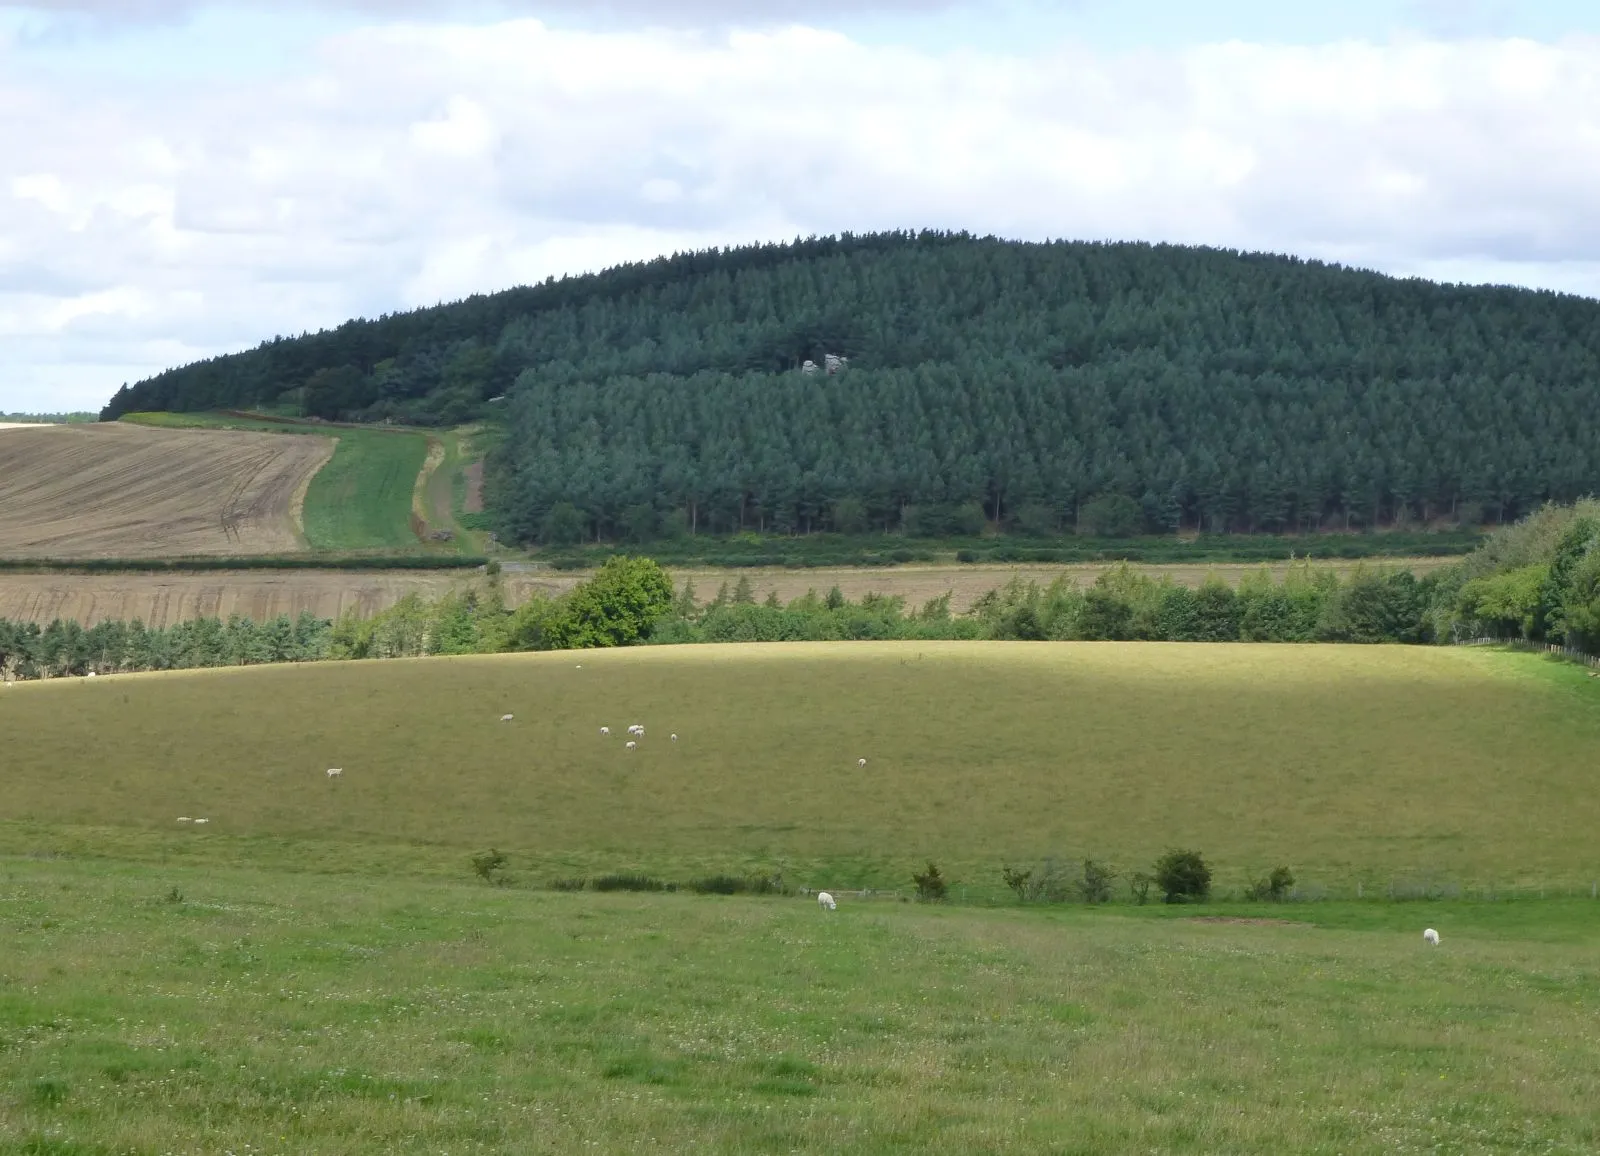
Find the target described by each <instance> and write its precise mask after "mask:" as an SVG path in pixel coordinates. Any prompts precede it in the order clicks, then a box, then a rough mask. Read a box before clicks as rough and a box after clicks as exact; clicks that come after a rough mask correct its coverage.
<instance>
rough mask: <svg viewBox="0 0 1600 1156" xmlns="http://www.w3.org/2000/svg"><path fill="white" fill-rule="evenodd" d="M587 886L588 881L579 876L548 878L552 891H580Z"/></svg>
mask: <svg viewBox="0 0 1600 1156" xmlns="http://www.w3.org/2000/svg"><path fill="white" fill-rule="evenodd" d="M587 886H589V881H588V880H587V879H581V878H572V879H552V880H550V890H552V891H582V890H583V889H584V888H585V887H587Z"/></svg>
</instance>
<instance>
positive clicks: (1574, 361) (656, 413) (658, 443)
mask: <svg viewBox="0 0 1600 1156" xmlns="http://www.w3.org/2000/svg"><path fill="white" fill-rule="evenodd" d="M830 354H831V355H835V356H837V357H843V358H847V359H848V362H847V364H845V365H844V366H843V367H842V368H841V369H840V370H839V371H838V372H836V373H832V374H830V373H828V372H827V371H826V370H825V369H821V368H819V369H818V370H817V371H816V372H807V371H806V370H805V369H804V368H803V364H804V363H805V362H806V361H811V362H814V363H816V364H817V366H819V367H821V366H824V365H826V364H827V360H828V355H830ZM501 395H505V396H504V398H503V400H491V399H495V398H500V397H501ZM274 404H276V405H293V406H297V407H300V408H301V409H302V411H303V412H306V413H310V414H314V415H318V416H323V417H328V418H342V419H355V420H381V419H383V418H389V417H392V418H395V419H398V420H407V421H421V422H453V421H457V420H461V419H465V418H470V417H476V416H483V415H489V416H497V417H500V418H502V419H503V422H504V425H505V427H506V436H505V437H504V439H503V441H502V443H501V445H500V448H499V449H498V451H497V452H496V454H495V456H494V457H493V458H492V459H491V463H490V471H489V498H490V502H491V506H492V509H493V510H494V513H495V515H496V517H497V518H498V520H499V522H500V525H501V528H502V531H503V532H504V533H505V534H506V535H507V536H510V537H513V538H516V539H518V540H524V541H531V540H546V541H562V540H571V539H575V538H577V537H581V536H593V535H599V536H604V537H620V538H633V539H649V538H651V537H654V536H656V535H658V534H663V533H674V532H679V531H681V530H682V529H689V528H693V529H696V530H699V531H705V530H708V529H709V530H716V531H728V530H733V529H738V528H741V527H745V528H762V529H767V530H792V531H796V532H806V531H812V530H820V529H841V530H847V531H848V530H854V529H866V528H872V527H877V528H883V527H888V528H892V529H893V528H904V529H907V530H909V531H911V532H919V531H920V532H948V531H952V530H967V529H971V528H973V527H974V526H975V525H976V524H977V523H978V522H979V521H981V519H983V518H985V517H986V518H988V519H989V520H991V521H994V520H998V521H1000V522H1001V523H1003V524H1006V525H1008V526H1013V527H1019V528H1023V529H1027V530H1035V531H1049V530H1052V529H1056V528H1071V527H1072V526H1074V525H1075V524H1078V523H1079V521H1080V519H1081V518H1082V517H1083V511H1084V507H1085V503H1086V502H1087V503H1088V504H1089V508H1090V509H1091V510H1092V511H1094V513H1095V517H1096V519H1098V520H1102V521H1105V520H1109V521H1110V522H1111V523H1116V522H1118V521H1121V522H1122V523H1123V526H1124V528H1126V527H1127V525H1128V522H1129V519H1132V521H1133V522H1135V523H1136V522H1139V521H1142V522H1143V523H1144V524H1145V526H1146V527H1147V528H1149V529H1152V530H1160V529H1169V528H1173V527H1177V526H1179V525H1186V526H1193V525H1202V526H1204V527H1206V528H1209V529H1218V530H1220V529H1235V530H1277V529H1291V528H1293V529H1300V528H1311V527H1314V526H1319V525H1327V524H1330V523H1337V524H1338V525H1341V526H1343V525H1352V526H1354V525H1367V524H1371V523H1374V522H1389V521H1394V520H1402V519H1431V518H1435V517H1440V516H1455V517H1458V518H1465V519H1466V520H1469V521H1470V520H1473V519H1477V518H1480V517H1486V518H1488V519H1490V520H1495V519H1508V518H1510V517H1512V516H1513V515H1516V514H1520V513H1522V512H1525V511H1527V510H1528V509H1529V508H1531V507H1533V506H1535V505H1537V504H1538V503H1540V502H1542V501H1544V500H1545V499H1551V498H1553V499H1557V500H1562V501H1570V500H1572V499H1574V498H1576V497H1578V496H1580V495H1583V494H1589V493H1594V492H1597V491H1600V303H1597V302H1595V301H1591V300H1587V299H1582V298H1576V297H1568V296H1560V295H1556V294H1551V293H1534V292H1529V291H1524V290H1513V289H1502V288H1464V287H1459V286H1441V285H1435V284H1431V283H1428V282H1423V281H1416V280H1407V281H1401V280H1395V279H1392V278H1387V277H1383V276H1380V275H1377V274H1372V273H1365V272H1358V271H1353V270H1348V269H1342V268H1337V267H1333V266H1327V265H1322V264H1318V263H1314V262H1305V261H1299V260H1295V259H1291V258H1284V257H1274V256H1261V255H1241V254H1237V253H1232V252H1226V251H1220V250H1212V249H1195V248H1181V247H1173V246H1151V245H1141V244H1083V243H1052V244H1022V243H1015V242H1005V241H997V240H993V239H978V238H972V237H968V236H964V235H948V234H881V235H874V236H867V237H848V236H846V237H841V238H830V239H822V240H811V241H803V242H797V243H795V244H793V245H787V246H775V245H767V246H755V247H750V248H745V249H736V250H730V251H726V252H708V253H697V254H687V255H680V256H675V257H672V258H664V259H661V260H658V261H654V262H650V263H647V264H641V265H631V266H624V267H621V268H618V269H614V270H611V271H608V272H606V273H601V274H598V275H594V276H588V277H580V278H568V279H564V280H561V281H551V282H546V283H544V284H542V285H539V286H535V287H530V288H523V289H516V290H512V291H509V292H506V293H500V294H496V295H493V296H487V297H477V298H473V299H470V300H468V301H464V302H461V303H459V304H455V305H448V306H442V307H439V308H434V309H426V310H421V311H418V312H416V313H410V314H400V315H394V316H389V317H385V318H381V319H379V320H376V321H362V322H351V323H349V324H347V325H344V326H342V327H340V328H339V329H337V330H333V331H331V332H326V333H320V334H316V335H312V336H308V337H303V338H299V339H292V340H291V339H278V340H274V341H272V342H270V343H268V344H265V345H263V346H262V347H260V348H259V349H256V350H253V351H251V352H248V353H242V354H237V355H234V356H230V357H224V358H218V359H216V360H213V361H209V362H204V363H201V364H197V365H193V366H188V367H186V368H183V369H178V370H173V371H170V372H168V373H164V374H162V375H160V376H158V377H155V378H152V379H150V380H148V381H145V382H141V383H139V384H138V385H135V386H133V387H131V388H127V387H125V388H124V389H123V390H122V391H121V392H119V393H118V394H117V396H116V398H115V399H113V401H112V402H111V404H110V405H109V406H108V407H107V409H106V411H105V414H104V416H106V417H115V416H117V415H119V414H121V413H124V412H128V411H132V410H147V409H178V410H184V409H191V410H192V409H214V408H229V407H248V406H265V405H274ZM1095 499H1100V500H1098V501H1096V500H1095ZM1099 528H1105V527H1104V526H1101V527H1099ZM1135 528H1136V527H1135Z"/></svg>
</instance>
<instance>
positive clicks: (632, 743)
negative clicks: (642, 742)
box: [628, 739, 639, 751]
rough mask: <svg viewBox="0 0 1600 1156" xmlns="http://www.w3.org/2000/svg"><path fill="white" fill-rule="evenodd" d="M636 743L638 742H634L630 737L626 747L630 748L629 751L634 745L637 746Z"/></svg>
mask: <svg viewBox="0 0 1600 1156" xmlns="http://www.w3.org/2000/svg"><path fill="white" fill-rule="evenodd" d="M638 745H639V744H638V743H636V742H634V741H633V740H632V739H629V740H628V749H629V750H630V751H631V750H633V748H634V747H636V746H638Z"/></svg>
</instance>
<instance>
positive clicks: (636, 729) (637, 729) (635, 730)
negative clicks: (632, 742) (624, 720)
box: [628, 723, 644, 735]
mask: <svg viewBox="0 0 1600 1156" xmlns="http://www.w3.org/2000/svg"><path fill="white" fill-rule="evenodd" d="M628 733H629V734H630V735H642V734H644V724H643V723H634V724H632V725H631V726H629V727H628Z"/></svg>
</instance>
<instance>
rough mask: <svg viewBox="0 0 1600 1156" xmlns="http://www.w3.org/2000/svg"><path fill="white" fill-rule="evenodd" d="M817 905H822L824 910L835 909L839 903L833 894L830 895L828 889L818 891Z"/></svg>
mask: <svg viewBox="0 0 1600 1156" xmlns="http://www.w3.org/2000/svg"><path fill="white" fill-rule="evenodd" d="M817 906H819V907H821V908H822V910H824V911H833V910H835V909H836V908H837V907H838V906H839V905H838V904H837V903H835V902H834V901H833V896H831V895H829V894H828V893H827V892H826V891H818V892H817Z"/></svg>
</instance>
